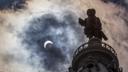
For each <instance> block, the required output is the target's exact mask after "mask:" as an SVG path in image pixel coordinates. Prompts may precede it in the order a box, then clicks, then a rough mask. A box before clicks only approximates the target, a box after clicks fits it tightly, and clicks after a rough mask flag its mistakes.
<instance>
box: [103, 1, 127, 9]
mask: <svg viewBox="0 0 128 72" xmlns="http://www.w3.org/2000/svg"><path fill="white" fill-rule="evenodd" d="M102 1H103V2H105V3H108V2H112V3H115V4H117V5H120V6H123V7H125V8H128V1H127V0H102Z"/></svg>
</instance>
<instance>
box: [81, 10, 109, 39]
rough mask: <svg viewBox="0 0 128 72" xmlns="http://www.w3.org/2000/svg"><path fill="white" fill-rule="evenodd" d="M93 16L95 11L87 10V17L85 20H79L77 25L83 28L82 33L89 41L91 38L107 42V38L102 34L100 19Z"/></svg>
mask: <svg viewBox="0 0 128 72" xmlns="http://www.w3.org/2000/svg"><path fill="white" fill-rule="evenodd" d="M95 14H96V11H95V9H88V10H87V15H88V17H87V18H85V20H83V19H81V18H79V24H80V25H81V26H84V33H85V34H86V35H87V37H88V38H89V39H91V38H92V37H97V38H99V39H100V40H102V38H103V39H104V40H108V38H107V37H106V36H105V34H104V33H103V32H102V24H101V22H100V19H99V18H98V17H96V16H95Z"/></svg>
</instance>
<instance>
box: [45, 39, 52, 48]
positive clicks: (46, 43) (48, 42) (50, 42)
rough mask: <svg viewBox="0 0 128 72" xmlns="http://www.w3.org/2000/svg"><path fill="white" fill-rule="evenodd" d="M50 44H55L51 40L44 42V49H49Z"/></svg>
mask: <svg viewBox="0 0 128 72" xmlns="http://www.w3.org/2000/svg"><path fill="white" fill-rule="evenodd" d="M48 44H53V42H52V41H50V40H47V41H45V42H44V48H47V45H48Z"/></svg>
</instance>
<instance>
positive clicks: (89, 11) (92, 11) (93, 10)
mask: <svg viewBox="0 0 128 72" xmlns="http://www.w3.org/2000/svg"><path fill="white" fill-rule="evenodd" d="M95 14H96V10H95V9H93V8H92V9H88V10H87V15H88V16H95Z"/></svg>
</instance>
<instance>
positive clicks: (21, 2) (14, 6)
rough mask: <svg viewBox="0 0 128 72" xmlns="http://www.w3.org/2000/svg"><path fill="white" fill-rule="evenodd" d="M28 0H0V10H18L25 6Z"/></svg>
mask: <svg viewBox="0 0 128 72" xmlns="http://www.w3.org/2000/svg"><path fill="white" fill-rule="evenodd" d="M25 4H26V0H0V10H15V11H16V10H18V9H23V8H25Z"/></svg>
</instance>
